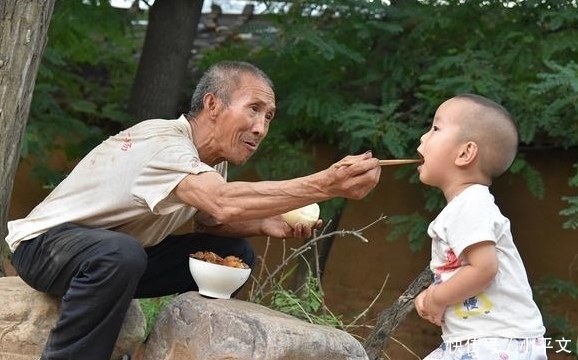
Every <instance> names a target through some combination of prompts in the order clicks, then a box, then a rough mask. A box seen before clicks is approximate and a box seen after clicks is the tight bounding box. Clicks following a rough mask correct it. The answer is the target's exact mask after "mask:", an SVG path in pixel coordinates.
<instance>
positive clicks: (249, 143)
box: [245, 141, 259, 151]
mask: <svg viewBox="0 0 578 360" xmlns="http://www.w3.org/2000/svg"><path fill="white" fill-rule="evenodd" d="M245 145H247V147H248V148H250V149H251V150H252V151H255V150H257V147H258V146H259V143H257V142H254V141H245Z"/></svg>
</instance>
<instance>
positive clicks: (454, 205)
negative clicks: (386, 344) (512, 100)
mask: <svg viewBox="0 0 578 360" xmlns="http://www.w3.org/2000/svg"><path fill="white" fill-rule="evenodd" d="M517 145H518V131H517V128H516V125H515V123H514V121H513V120H512V117H511V115H510V114H509V113H508V111H507V110H506V109H504V108H503V107H502V106H500V105H498V104H496V103H494V102H493V101H491V100H488V99H486V98H484V97H482V96H479V95H473V94H462V95H459V96H456V97H454V98H451V99H449V100H447V101H445V102H444V103H443V104H441V105H440V106H439V108H438V109H437V111H436V114H435V117H434V119H433V125H432V127H431V129H430V130H429V131H428V132H427V133H425V134H424V135H423V136H422V137H421V139H420V145H419V147H418V149H417V151H418V153H419V155H420V156H421V157H422V158H423V164H422V165H420V166H419V167H418V171H419V178H420V181H421V182H423V183H424V184H427V185H431V186H435V187H437V188H439V189H440V190H441V191H442V192H443V194H444V197H445V198H446V201H447V205H446V206H445V208H444V209H443V210H442V211H441V213H440V214H439V215H438V216H437V217H436V219H435V220H434V221H432V222H431V224H430V225H429V227H428V235H429V236H430V237H431V238H432V259H431V263H430V267H431V269H432V271H433V273H434V284H432V285H431V286H430V287H429V288H428V289H426V290H424V291H423V292H422V293H421V294H419V295H418V296H417V298H416V300H415V307H416V310H417V312H418V314H419V315H420V316H421V317H422V318H424V319H426V320H428V321H430V322H432V323H434V324H437V325H439V326H441V328H442V339H443V343H442V345H441V346H440V347H439V348H438V349H436V350H435V351H433V352H432V353H431V354H430V355H428V356H427V357H426V358H425V359H460V360H463V359H528V360H538V359H540V360H542V359H547V357H546V344H545V342H544V339H543V335H544V325H543V323H542V316H541V315H540V311H539V309H538V307H537V306H536V304H535V303H534V301H533V299H532V290H531V288H530V285H529V283H528V279H527V275H526V270H525V268H524V265H523V263H522V260H521V258H520V255H519V254H518V251H517V249H516V246H515V245H514V242H513V239H512V234H511V231H510V222H509V220H508V219H507V218H506V217H504V216H503V215H502V214H501V212H500V210H499V209H498V207H497V206H496V204H495V203H494V197H493V196H492V194H491V193H490V191H489V186H490V185H491V184H492V180H493V179H494V178H496V177H498V176H500V175H501V174H503V173H504V172H505V171H506V170H507V169H508V168H509V167H510V165H511V164H512V162H513V161H514V158H515V156H516V152H517Z"/></svg>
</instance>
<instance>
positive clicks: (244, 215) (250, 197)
mask: <svg viewBox="0 0 578 360" xmlns="http://www.w3.org/2000/svg"><path fill="white" fill-rule="evenodd" d="M346 159H347V160H348V161H350V162H351V163H352V164H351V165H348V166H340V167H337V166H333V165H332V166H330V167H329V168H327V169H325V170H322V171H320V172H317V173H315V174H312V175H309V176H304V177H300V178H296V179H291V180H284V181H258V182H241V181H235V182H230V183H229V182H226V181H225V180H224V179H223V178H222V177H221V176H220V175H219V174H217V173H213V172H207V173H202V174H198V175H188V176H186V177H185V178H184V179H183V180H182V181H181V182H180V183H179V184H178V185H177V187H176V188H175V190H174V191H175V194H176V196H177V197H178V198H179V199H181V200H182V201H183V202H185V203H186V204H188V205H190V206H193V207H195V208H197V209H199V210H201V211H204V212H206V213H208V214H210V215H211V216H212V217H213V218H215V219H216V220H217V222H219V223H220V224H230V223H234V222H240V221H247V220H257V219H264V218H268V217H272V216H275V215H279V214H282V213H284V212H286V211H289V210H293V209H296V208H299V207H302V206H305V205H308V204H311V203H314V202H321V201H325V200H328V199H330V198H333V197H345V198H351V199H361V198H363V197H365V196H366V195H367V194H368V193H369V192H370V191H371V190H372V189H373V188H374V187H375V186H376V185H377V182H378V181H379V175H380V171H381V169H380V167H379V164H378V161H377V159H375V158H373V157H372V155H371V153H365V154H362V155H356V156H348V157H346ZM250 227H253V228H254V229H256V227H257V225H256V224H253V225H247V228H250Z"/></svg>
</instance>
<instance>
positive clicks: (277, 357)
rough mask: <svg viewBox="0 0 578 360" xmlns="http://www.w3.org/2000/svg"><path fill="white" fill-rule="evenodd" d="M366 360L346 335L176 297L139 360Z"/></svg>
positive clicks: (262, 310) (258, 309)
mask: <svg viewBox="0 0 578 360" xmlns="http://www.w3.org/2000/svg"><path fill="white" fill-rule="evenodd" d="M305 359H307V360H310V359H316V360H366V359H368V357H367V354H366V353H365V350H364V349H363V346H362V345H361V344H360V343H359V342H358V341H357V340H355V338H353V336H351V335H350V334H348V333H347V332H345V331H342V330H338V329H334V328H331V327H327V326H321V325H313V324H310V323H307V322H304V321H302V320H299V319H297V318H294V317H292V316H288V315H285V314H283V313H280V312H278V311H274V310H271V309H268V308H266V307H264V306H261V305H257V304H254V303H250V302H246V301H241V300H236V299H227V300H221V299H208V298H205V297H202V296H201V295H199V294H198V293H197V292H188V293H185V294H181V295H179V296H177V297H176V298H175V299H174V300H173V301H171V303H169V304H167V306H166V307H165V308H164V309H163V310H162V311H161V313H160V314H159V316H158V317H157V319H156V321H155V323H154V325H153V329H152V331H151V334H150V335H149V337H148V339H147V341H146V343H145V348H144V355H143V360H305Z"/></svg>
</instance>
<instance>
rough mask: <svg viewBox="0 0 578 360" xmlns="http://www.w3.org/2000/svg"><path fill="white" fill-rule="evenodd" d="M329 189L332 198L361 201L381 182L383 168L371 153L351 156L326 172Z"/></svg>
mask: <svg viewBox="0 0 578 360" xmlns="http://www.w3.org/2000/svg"><path fill="white" fill-rule="evenodd" d="M325 172H326V174H327V175H326V176H327V179H328V184H327V189H328V192H329V193H330V194H332V196H340V197H344V198H348V199H354V200H359V199H362V198H364V197H365V196H367V194H368V193H369V192H370V191H371V190H373V188H374V187H375V186H376V185H377V183H378V182H379V177H380V175H381V167H380V165H379V162H378V159H376V158H374V157H372V155H371V152H369V151H368V152H366V153H364V154H361V155H349V156H346V157H344V158H343V159H341V160H340V161H338V162H337V163H335V164H333V165H331V166H330V167H329V168H327V169H326V170H325Z"/></svg>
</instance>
